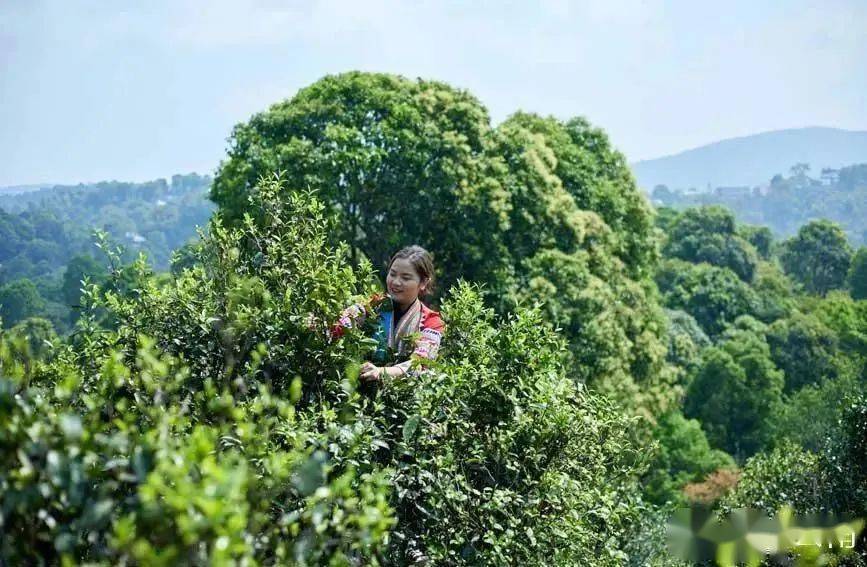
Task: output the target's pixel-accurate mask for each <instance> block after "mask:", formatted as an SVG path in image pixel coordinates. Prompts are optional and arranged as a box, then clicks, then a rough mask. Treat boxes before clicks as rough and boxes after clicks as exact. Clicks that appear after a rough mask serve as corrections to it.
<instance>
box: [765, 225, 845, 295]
mask: <svg viewBox="0 0 867 567" xmlns="http://www.w3.org/2000/svg"><path fill="white" fill-rule="evenodd" d="M780 259H781V261H782V263H783V267H784V268H785V269H786V272H787V273H788V274H789V275H791V276H792V277H793V278H795V279H796V280H797V281H799V282H801V283H802V284H803V285H804V289H806V290H807V291H809V292H810V293H818V294H820V295H825V294H826V293H828V292H829V291H831V290H832V289H841V288H842V287H843V286H844V285H845V283H846V275H847V273H848V271H849V264H850V262H851V260H852V247H851V246H850V245H849V242H848V241H847V240H846V235H845V234H844V233H843V230H842V229H841V228H840V227H839V225H837V224H836V223H833V222H831V221H828V220H819V221H812V222H810V223H807V224H805V225H804V226H802V227H801V229H800V230H799V231H798V234H797V235H795V236H794V237H792V238H791V239H789V240H787V241H786V242H785V243H784V250H783V253H782V255H781V257H780Z"/></svg>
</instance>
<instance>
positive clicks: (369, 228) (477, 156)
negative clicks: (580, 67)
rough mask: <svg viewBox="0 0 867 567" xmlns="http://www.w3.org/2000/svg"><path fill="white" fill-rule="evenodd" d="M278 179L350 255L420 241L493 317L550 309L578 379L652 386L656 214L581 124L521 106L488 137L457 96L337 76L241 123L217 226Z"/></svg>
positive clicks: (626, 387)
mask: <svg viewBox="0 0 867 567" xmlns="http://www.w3.org/2000/svg"><path fill="white" fill-rule="evenodd" d="M277 171H280V172H282V179H283V181H284V182H285V185H286V186H287V187H291V188H311V189H313V190H315V191H317V193H318V195H319V196H320V198H321V199H322V200H323V202H324V203H325V205H326V207H327V210H328V211H329V213H331V214H333V215H334V216H335V218H336V219H337V225H336V230H335V231H334V233H333V234H332V235H331V238H332V240H333V241H335V242H336V241H337V240H343V241H345V242H347V243H348V244H349V245H350V249H351V251H352V252H353V253H354V255H355V257H356V261H357V260H358V258H360V257H362V256H365V257H367V258H369V259H370V260H371V261H372V262H373V264H374V265H375V266H376V267H377V268H380V267H382V266H384V264H385V261H386V259H387V258H388V256H389V254H391V253H392V252H394V251H395V250H396V249H397V248H398V247H400V246H402V245H405V244H409V243H418V244H421V245H422V246H425V247H426V248H428V249H429V250H430V251H431V252H433V254H434V259H435V261H436V263H437V267H438V269H439V271H440V276H441V277H440V280H441V283H442V285H441V288H442V289H443V290H445V289H448V287H449V286H450V285H451V284H452V283H454V282H455V281H456V280H457V279H458V278H465V279H467V280H471V281H474V282H477V283H482V284H484V285H485V289H486V292H487V300H488V303H489V304H490V305H492V306H494V307H495V308H497V310H498V311H499V312H500V313H504V312H506V311H509V310H511V309H513V308H514V307H515V306H516V305H517V304H519V303H528V304H529V303H532V302H535V301H539V302H542V303H544V304H545V305H546V309H547V313H548V314H549V316H550V318H551V319H553V320H554V321H555V322H556V323H557V324H560V325H562V327H563V328H564V329H565V330H566V331H567V338H568V339H569V341H570V346H571V350H572V352H573V354H575V355H576V357H575V360H576V361H580V363H578V364H576V365H575V368H574V375H575V378H576V379H578V380H581V381H584V380H585V379H590V381H596V382H598V383H600V384H601V383H608V384H618V386H612V387H610V390H611V391H612V392H613V393H617V392H620V394H621V395H620V397H621V398H622V399H624V400H627V399H630V398H632V396H630V395H629V394H628V392H630V391H633V390H636V389H637V390H648V389H654V388H655V389H656V390H657V392H661V390H662V389H661V388H657V387H656V386H657V385H658V384H659V383H660V382H664V381H665V380H666V376H667V374H666V370H665V360H664V355H665V346H664V343H663V339H662V335H663V333H664V324H663V318H662V316H661V313H660V312H659V310H658V308H657V306H656V304H657V302H656V299H655V296H654V291H653V286H652V284H651V283H650V281H649V280H648V275H649V274H651V273H652V272H653V268H654V266H655V262H656V259H657V254H658V253H657V243H656V240H655V235H654V227H653V220H652V212H651V210H650V208H649V206H648V204H647V202H646V200H645V199H644V197H643V196H642V195H641V194H640V193H639V191H638V189H637V187H636V185H635V181H634V179H633V177H632V174H631V172H630V170H629V167H628V165H627V162H626V159H625V158H624V156H623V155H622V154H621V153H620V152H618V151H616V150H615V149H614V148H613V147H612V146H611V144H610V142H609V141H608V139H607V136H606V135H605V134H604V132H602V131H601V130H599V129H597V128H593V127H591V126H590V125H589V124H588V123H587V121H586V120H583V119H573V120H569V121H565V122H563V121H559V120H557V119H554V118H543V117H540V116H537V115H533V114H527V113H517V114H515V115H513V116H512V117H510V118H509V119H508V120H506V121H505V122H504V123H503V124H501V125H500V126H498V127H497V128H496V129H493V128H491V126H490V121H489V117H488V114H487V111H486V110H485V108H484V107H483V106H482V105H481V104H480V103H479V102H478V101H477V100H476V99H475V98H474V97H473V96H472V95H470V94H469V93H466V92H465V91H460V90H457V89H454V88H452V87H450V86H448V85H446V84H443V83H439V82H433V81H422V80H418V81H411V80H407V79H404V78H402V77H398V76H394V75H383V74H372V73H360V72H352V73H345V74H341V75H336V76H329V77H325V78H324V79H321V80H320V81H317V82H316V83H314V84H313V85H311V86H309V87H307V88H305V89H302V90H301V91H299V92H298V94H296V95H295V97H293V98H292V99H290V100H286V101H283V102H280V103H278V104H275V105H273V106H272V107H271V108H270V109H269V110H268V111H266V112H262V113H260V114H257V115H255V116H254V117H253V118H252V119H251V120H250V121H249V122H248V123H246V124H241V125H239V126H237V127H236V128H235V130H234V132H233V134H232V138H231V147H230V150H229V156H228V159H227V160H226V161H225V162H223V164H222V165H221V167H220V170H219V172H218V174H217V176H216V179H215V182H214V186H213V190H212V193H211V196H212V199H213V200H214V201H215V202H217V203H218V204H219V205H220V209H221V214H222V215H223V217H224V219H226V221H227V222H229V223H237V222H238V221H239V220H240V219H241V217H242V215H243V214H244V213H245V212H253V211H251V210H250V208H249V206H248V204H247V199H248V197H249V196H250V195H251V193H252V188H253V187H254V186H255V184H256V182H257V181H258V180H259V178H260V176H262V175H266V176H267V175H271V174H272V173H273V172H277ZM254 216H255V215H254ZM561 267H562V268H563V270H562V271H561V270H560V268H561ZM565 272H568V273H570V274H573V275H575V277H576V278H578V276H579V274H580V278H579V280H580V282H583V283H579V280H574V279H573V280H569V279H568V278H563V277H561V276H560V275H558V274H560V273H565ZM591 282H592V283H593V286H592V287H591V288H589V289H587V290H585V292H584V295H583V296H582V297H579V292H580V291H581V290H579V289H578V287H580V286H581V285H584V284H585V283H591ZM615 343H616V344H615ZM648 403H650V402H649V401H648ZM660 403H661V402H660Z"/></svg>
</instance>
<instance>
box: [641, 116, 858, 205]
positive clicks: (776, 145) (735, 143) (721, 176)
mask: <svg viewBox="0 0 867 567" xmlns="http://www.w3.org/2000/svg"><path fill="white" fill-rule="evenodd" d="M799 162H804V163H808V164H810V167H811V173H813V174H814V175H818V174H819V172H820V171H821V169H822V168H823V167H833V168H839V167H842V166H844V165H848V164H852V163H864V162H867V132H858V131H852V130H839V129H836V128H797V129H791V130H776V131H774V132H765V133H762V134H755V135H752V136H744V137H742V138H732V139H729V140H722V141H720V142H715V143H713V144H708V145H706V146H701V147H699V148H695V149H692V150H687V151H685V152H681V153H679V154H675V155H672V156H666V157H661V158H657V159H651V160H645V161H640V162H638V163H635V164H633V165H632V170H633V171H634V172H635V176H636V178H637V179H638V184H639V185H640V186H641V187H642V188H643V189H644V190H645V191H647V192H648V193H649V192H650V191H652V190H653V188H654V187H655V186H656V185H668V186H669V187H670V188H671V189H687V188H690V187H695V188H696V189H699V190H705V189H707V186H708V184H709V185H710V187H711V188H714V187H721V186H744V185H745V186H750V187H753V186H756V185H762V184H766V183H767V182H768V181H769V180H770V179H771V177H773V176H774V175H775V174H777V173H780V174H783V175H786V174H788V172H789V168H790V167H791V166H792V165H794V164H795V163H799Z"/></svg>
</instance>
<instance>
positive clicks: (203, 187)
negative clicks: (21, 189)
mask: <svg viewBox="0 0 867 567" xmlns="http://www.w3.org/2000/svg"><path fill="white" fill-rule="evenodd" d="M210 185H211V179H210V178H209V177H207V176H200V175H197V174H195V173H192V174H189V175H174V176H172V179H171V183H167V182H166V180H164V179H158V180H156V181H151V182H148V183H120V182H116V181H112V182H102V183H97V184H93V185H78V186H57V187H53V188H46V189H41V190H38V191H32V192H29V193H21V194H16V195H3V196H0V305H2V307H0V315H2V317H3V320H4V322H5V323H6V324H7V325H13V324H15V323H17V322H18V321H20V320H22V319H24V318H26V317H31V316H40V317H45V318H47V319H49V320H50V321H51V322H52V323H53V324H54V325H55V327H56V328H57V329H58V331H60V332H61V333H62V332H65V331H67V330H68V329H69V328H70V325H71V324H72V323H73V322H74V320H75V318H76V317H77V314H76V312H75V311H74V310H70V306H73V305H76V304H77V299H78V295H79V288H80V287H81V284H80V281H81V279H82V276H83V275H84V274H89V275H90V276H91V277H92V278H96V279H100V278H104V277H105V274H106V272H107V270H108V265H107V262H106V258H105V254H104V253H102V252H100V251H99V250H98V248H97V247H96V246H95V243H96V242H95V239H94V231H97V230H98V231H102V232H104V233H105V234H106V236H107V238H108V241H110V242H113V243H116V244H121V245H123V248H124V250H125V256H124V258H123V260H124V261H131V260H132V259H133V258H134V257H135V255H136V254H138V253H139V252H144V253H145V254H146V255H147V257H148V260H149V261H150V262H151V264H152V265H153V266H154V268H155V269H157V270H167V269H168V268H169V263H170V259H171V254H172V252H173V251H174V250H176V249H177V248H180V247H181V246H182V245H183V244H184V243H186V242H187V241H188V240H190V239H191V238H193V237H195V236H196V226H204V225H205V224H206V223H207V220H208V218H209V217H210V215H211V213H212V212H213V210H214V206H213V204H212V203H211V202H210V201H208V200H207V192H208V190H209V188H210Z"/></svg>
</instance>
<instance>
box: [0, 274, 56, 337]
mask: <svg viewBox="0 0 867 567" xmlns="http://www.w3.org/2000/svg"><path fill="white" fill-rule="evenodd" d="M44 307H45V300H44V299H43V298H42V296H41V295H39V290H38V289H36V286H35V285H33V282H32V281H30V280H28V279H20V280H16V281H14V282H11V283H8V284H6V285H4V286H3V287H0V317H2V319H3V325H4V326H6V327H7V328H8V327H11V326H13V325H15V324H16V323H18V322H19V321H21V320H23V319H26V318H28V317H34V316H37V315H39V314H40V313H41V312H42V310H43V309H44Z"/></svg>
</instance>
